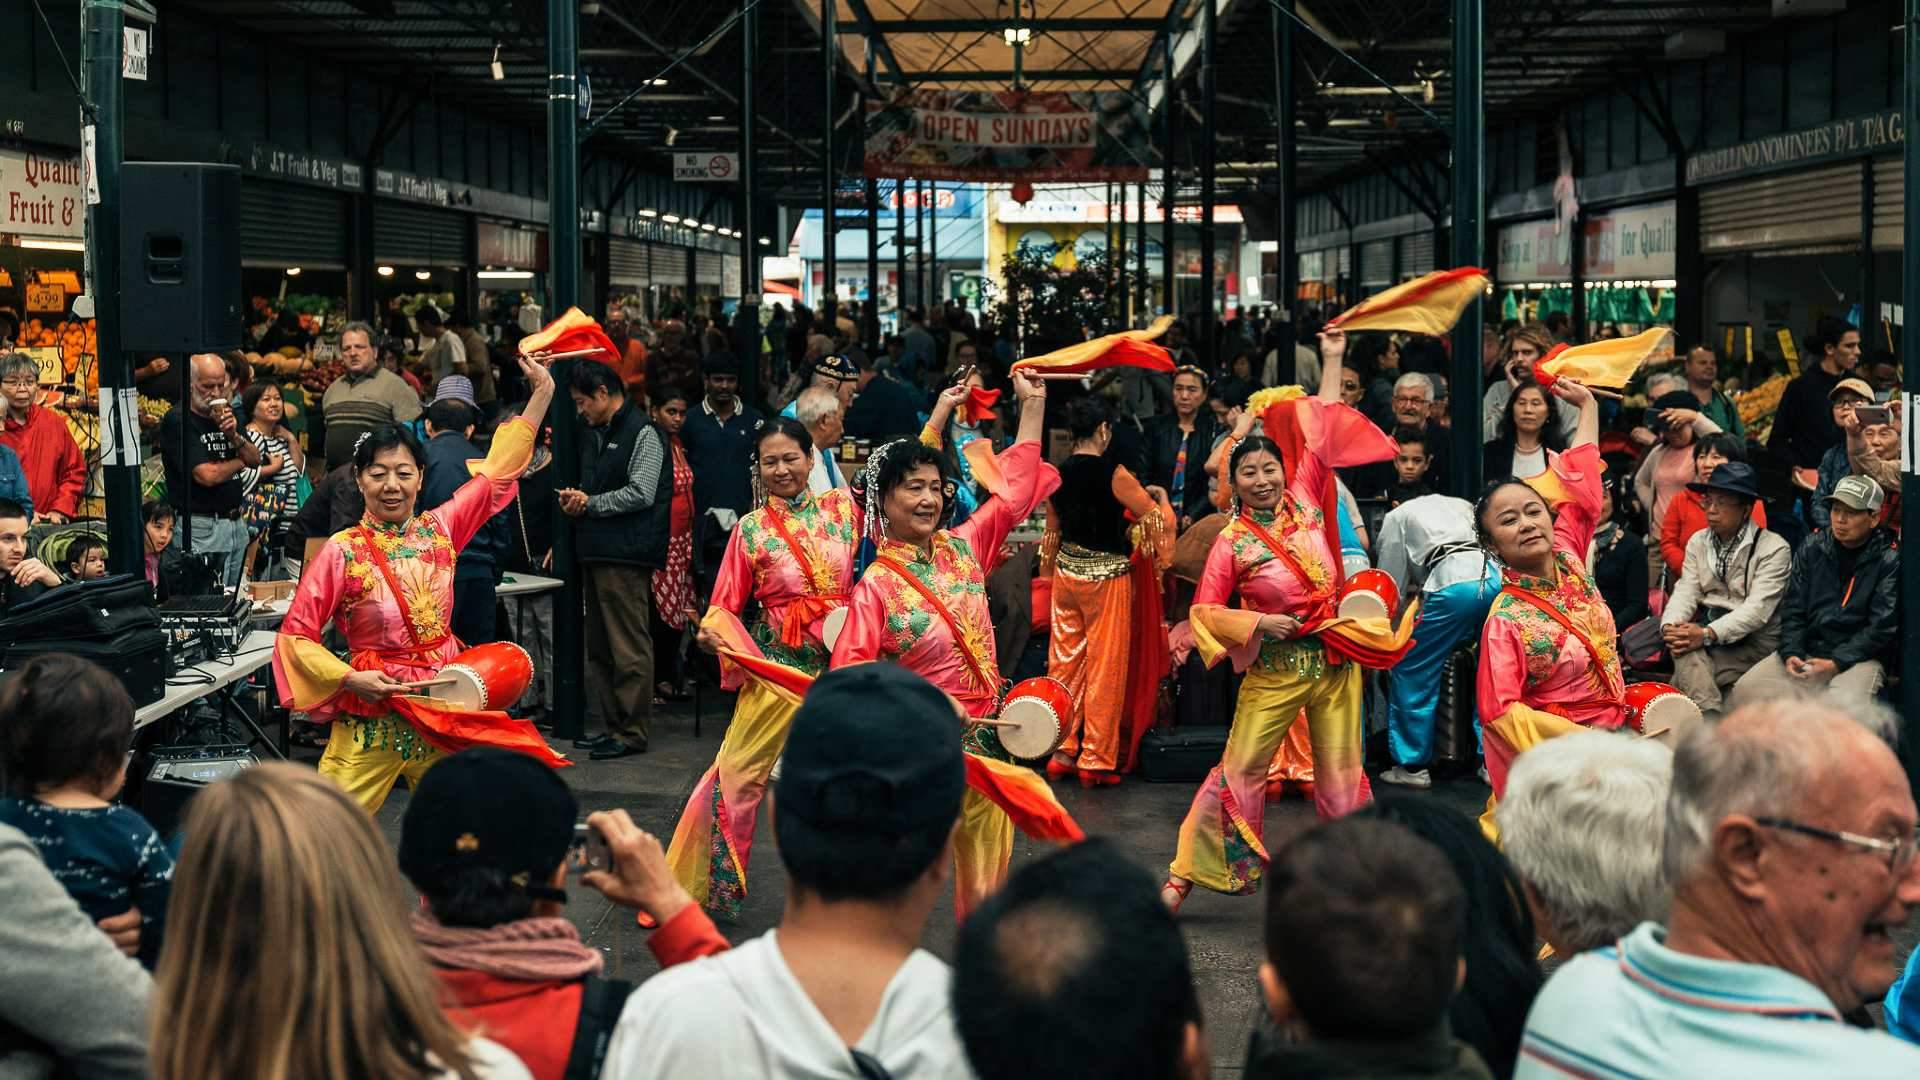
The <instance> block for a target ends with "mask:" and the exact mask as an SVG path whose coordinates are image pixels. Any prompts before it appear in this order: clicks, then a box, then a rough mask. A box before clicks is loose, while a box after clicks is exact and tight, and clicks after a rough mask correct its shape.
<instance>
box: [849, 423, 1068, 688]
mask: <svg viewBox="0 0 1920 1080" xmlns="http://www.w3.org/2000/svg"><path fill="white" fill-rule="evenodd" d="M999 460H1000V465H1001V471H1002V473H1003V474H1004V476H1005V477H1006V482H1007V490H1006V492H1005V493H1004V494H1003V495H995V496H994V497H992V498H990V499H988V500H987V501H986V502H984V503H982V504H981V505H980V508H979V509H977V510H975V511H974V512H973V515H972V516H971V517H969V518H967V520H966V521H964V522H962V523H961V524H960V525H959V526H957V527H955V528H953V529H942V530H940V531H939V532H936V533H935V534H934V535H933V541H932V545H931V547H932V551H931V554H929V555H924V556H923V555H922V554H921V552H920V549H919V548H917V547H915V546H914V545H912V544H908V543H903V542H901V541H897V540H887V539H884V538H881V539H878V540H877V541H876V544H877V550H878V553H879V554H880V555H882V556H885V557H887V558H890V559H893V560H895V561H896V562H898V563H900V564H901V565H902V566H904V567H906V568H907V570H908V571H909V572H911V573H912V574H913V576H914V577H915V578H917V579H919V580H920V581H921V582H922V583H924V584H925V585H926V586H927V588H928V589H930V590H932V592H933V594H934V595H935V596H938V597H939V598H940V602H941V603H942V604H945V605H946V607H947V610H948V611H949V612H951V613H952V614H953V617H954V619H955V621H956V622H958V623H959V625H960V633H961V635H962V636H963V637H964V638H965V641H964V642H960V641H956V640H955V639H954V635H953V631H952V630H951V629H949V627H948V626H947V622H946V620H945V619H942V618H941V617H940V614H939V613H938V612H936V611H934V610H933V608H932V606H931V605H929V604H928V603H927V601H926V599H925V598H924V597H922V596H921V595H920V592H919V590H917V589H915V588H914V587H913V586H912V585H909V584H908V583H906V582H904V581H902V580H900V575H899V574H897V573H895V572H894V571H893V570H891V569H888V568H887V567H885V566H882V565H880V564H879V563H875V564H874V565H872V566H869V567H867V572H866V573H865V574H864V575H862V576H861V578H860V583H859V584H858V585H855V586H854V588H853V600H852V602H851V603H850V604H849V605H848V611H847V623H846V626H844V627H843V628H842V629H841V631H840V639H839V641H838V642H836V643H835V644H834V649H833V662H832V666H833V667H836V668H842V667H846V666H847V665H849V664H859V663H865V662H867V661H869V660H893V661H895V662H897V663H899V664H900V665H901V666H902V667H905V668H907V669H908V670H910V671H913V672H914V673H916V674H918V675H921V676H923V677H925V678H926V679H927V681H929V682H931V683H933V684H934V685H935V686H938V687H939V688H940V689H942V690H945V691H946V692H947V693H949V694H952V695H953V696H954V697H955V698H956V699H957V700H959V702H960V704H961V705H962V706H964V707H965V708H966V710H967V714H968V715H970V716H989V715H991V714H992V713H993V711H994V709H995V707H996V706H997V705H998V703H999V700H998V699H999V696H1000V693H999V691H1000V687H999V667H998V661H997V659H996V657H995V654H994V645H993V620H992V617H991V616H990V615H989V614H988V611H987V575H988V574H990V573H992V572H993V568H994V567H995V566H996V565H998V564H999V562H1000V546H1001V544H1003V543H1004V542H1005V541H1006V539H1007V534H1008V533H1010V532H1012V531H1013V528H1014V526H1016V525H1018V524H1020V523H1021V522H1023V521H1025V520H1026V519H1027V517H1028V516H1029V515H1031V514H1032V513H1033V510H1034V507H1036V506H1038V505H1040V502H1041V500H1043V499H1045V498H1046V497H1047V496H1049V495H1051V494H1053V491H1054V489H1055V488H1057V487H1059V486H1060V473H1059V472H1058V471H1057V470H1056V469H1054V467H1053V466H1051V465H1048V464H1046V463H1045V462H1043V461H1041V460H1040V444H1039V443H1038V442H1017V443H1014V444H1013V445H1012V446H1011V447H1009V448H1008V449H1007V451H1006V452H1005V453H1003V454H1001V455H999ZM962 648H965V649H967V650H968V651H969V652H970V653H972V655H973V657H974V658H975V660H976V662H977V663H978V664H979V665H980V667H981V669H982V670H983V671H984V672H985V674H986V675H987V677H988V679H990V680H991V681H993V683H994V685H993V686H989V687H983V686H981V685H980V684H979V681H978V680H977V679H976V678H975V676H974V674H973V671H972V668H971V666H970V665H969V664H968V663H967V660H966V658H965V657H964V656H963V654H962V653H961V651H960V650H961V649H962Z"/></svg>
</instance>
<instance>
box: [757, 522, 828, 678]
mask: <svg viewBox="0 0 1920 1080" xmlns="http://www.w3.org/2000/svg"><path fill="white" fill-rule="evenodd" d="M785 517H786V511H784V510H782V509H780V508H779V507H777V506H775V505H774V504H773V503H771V502H769V503H768V504H767V520H768V521H769V522H771V523H772V524H773V531H774V532H776V533H779V534H780V539H781V540H782V541H784V542H785V543H786V545H787V550H788V551H791V552H793V560H794V561H795V562H797V563H799V564H800V577H801V578H802V579H803V580H804V581H806V583H807V589H808V593H807V595H805V596H802V597H800V598H799V599H797V600H795V601H793V602H792V603H790V604H788V605H787V614H786V617H785V618H784V619H783V620H781V625H780V643H781V644H783V645H785V646H786V647H788V648H789V649H797V648H799V647H800V643H801V642H802V641H805V640H806V636H807V627H808V626H809V625H811V624H812V623H813V620H815V619H818V618H821V617H823V616H825V615H826V614H827V612H829V611H832V610H833V609H834V608H838V607H845V606H846V603H847V594H846V593H816V592H813V591H812V590H813V589H814V588H815V587H816V585H815V583H814V579H813V560H812V559H811V558H809V557H808V555H807V549H806V548H803V547H801V546H800V545H799V544H797V543H795V542H794V539H793V534H792V533H790V532H788V531H787V524H786V521H785V520H784V519H785Z"/></svg>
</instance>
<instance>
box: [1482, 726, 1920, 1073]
mask: <svg viewBox="0 0 1920 1080" xmlns="http://www.w3.org/2000/svg"><path fill="white" fill-rule="evenodd" d="M1529 753H1531V751H1529ZM1915 822H1916V812H1915V809H1914V802H1913V795H1912V793H1911V791H1910V790H1909V788H1908V786H1907V777H1906V773H1905V772H1904V771H1903V770H1902V768H1901V766H1900V760H1899V759H1898V758H1897V757H1895V756H1894V753H1893V751H1892V749H1890V748H1889V747H1888V746H1887V744H1886V743H1885V742H1883V741H1881V739H1880V738H1879V737H1878V736H1876V735H1875V734H1874V733H1873V732H1871V731H1868V730H1867V729H1866V728H1865V727H1862V726H1861V725H1860V724H1859V723H1858V722H1856V721H1855V720H1854V719H1853V718H1852V717H1850V716H1848V715H1847V714H1846V713H1843V712H1840V711H1838V710H1836V709H1833V708H1831V707H1828V706H1825V705H1821V704H1816V703H1808V702H1793V701H1770V702H1767V703H1765V704H1762V705H1756V706H1753V707H1750V708H1743V709H1739V710H1737V711H1735V712H1734V713H1733V714H1732V715H1730V716H1728V717H1727V718H1726V719H1725V720H1723V721H1721V722H1720V723H1719V724H1718V725H1715V726H1711V727H1708V726H1702V727H1698V728H1695V729H1694V730H1693V731H1692V732H1690V733H1689V734H1688V735H1687V736H1686V737H1685V738H1684V739H1683V740H1681V743H1680V748H1679V750H1678V752H1677V753H1675V754H1674V761H1673V784H1672V788H1671V790H1670V792H1669V794H1668V796H1667V812H1666V835H1665V842H1664V850H1663V862H1664V865H1665V867H1666V872H1667V875H1668V877H1669V878H1670V879H1671V881H1672V883H1673V906H1672V912H1671V914H1670V915H1669V916H1668V919H1667V923H1666V925H1665V926H1662V925H1660V924H1658V923H1654V922H1647V923H1642V924H1641V925H1640V927H1639V928H1638V929H1636V930H1634V931H1633V933H1631V934H1629V935H1627V937H1625V938H1623V939H1622V940H1621V941H1620V943H1619V944H1618V945H1617V946H1609V947H1606V948H1602V949H1596V950H1594V951H1592V952H1589V953H1586V954H1584V955H1582V956H1578V957H1575V958H1574V959H1573V960H1572V961H1571V962H1569V963H1568V964H1567V965H1566V966H1564V967H1562V968H1561V969H1560V970H1559V971H1558V972H1557V973H1555V975H1554V976H1553V978H1552V979H1551V980H1550V981H1549V982H1548V983H1547V985H1546V987H1545V989H1543V990H1542V991H1541V992H1540V996H1539V997H1537V998H1535V999H1534V1003H1533V1009H1532V1011H1531V1012H1529V1013H1528V1015H1527V1028H1526V1033H1525V1036H1524V1037H1523V1039H1522V1042H1521V1046H1520V1065H1519V1068H1518V1069H1517V1070H1516V1072H1515V1074H1514V1075H1515V1076H1516V1077H1542V1078H1544V1077H1564V1076H1743V1077H1776V1076H1777V1077H1786V1076H1809V1075H1818V1074H1820V1073H1823V1072H1834V1071H1836V1070H1837V1071H1838V1072H1840V1073H1843V1074H1845V1075H1848V1076H1913V1075H1916V1074H1920V1047H1916V1046H1913V1045H1911V1044H1909V1043H1906V1042H1902V1041H1900V1040H1899V1039H1896V1038H1893V1037H1892V1036H1889V1035H1886V1034H1884V1033H1881V1032H1878V1031H1873V1030H1862V1029H1861V1028H1859V1027H1856V1026H1854V1025H1853V1024H1851V1023H1849V1022H1848V1019H1847V1018H1848V1017H1849V1016H1852V1015H1857V1014H1858V1013H1859V1012H1860V1010H1861V1009H1862V1007H1863V1006H1864V1005H1865V1004H1866V1003H1868V1002H1870V1001H1875V1000H1878V999H1879V998H1880V997H1881V996H1882V995H1883V994H1885V993H1886V990H1887V988H1888V986H1890V985H1891V984H1892V983H1893V981H1894V976H1895V975H1896V974H1897V967H1896V962H1895V946H1894V942H1893V931H1894V930H1895V929H1897V928H1899V927H1900V926H1902V925H1904V924H1905V923H1906V921H1907V916H1908V914H1909V912H1910V911H1911V910H1912V908H1913V906H1914V905H1916V904H1920V871H1917V870H1916V868H1915V866H1914V859H1913V855H1914V848H1915V833H1914V826H1915Z"/></svg>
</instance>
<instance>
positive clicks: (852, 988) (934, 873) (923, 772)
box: [603, 663, 972, 1080]
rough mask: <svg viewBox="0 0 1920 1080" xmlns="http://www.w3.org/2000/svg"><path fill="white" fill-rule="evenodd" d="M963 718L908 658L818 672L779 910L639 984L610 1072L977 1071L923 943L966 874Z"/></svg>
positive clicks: (798, 762) (807, 711)
mask: <svg viewBox="0 0 1920 1080" xmlns="http://www.w3.org/2000/svg"><path fill="white" fill-rule="evenodd" d="M960 720H961V714H960V709H959V706H957V705H956V704H955V703H954V702H953V700H952V699H951V698H948V697H947V696H946V695H945V694H943V693H941V692H940V691H939V690H938V689H936V688H935V687H934V686H933V684H931V683H929V682H927V681H926V680H925V679H922V678H921V677H919V676H918V675H915V674H913V673H911V672H909V671H907V670H906V669H904V668H901V667H898V666H896V665H894V664H886V663H876V664H859V665H856V666H854V667H849V668H843V669H840V670H837V671H830V672H828V673H827V674H825V675H823V676H821V677H820V678H819V679H818V680H817V681H816V682H814V684H813V686H812V688H811V689H809V690H808V691H807V697H806V700H805V701H804V702H803V703H802V704H801V706H800V710H799V711H798V712H797V713H796V714H795V715H794V718H793V728H792V731H791V733H790V734H789V735H788V736H787V744H786V753H785V756H784V758H783V759H782V764H781V772H780V778H779V779H778V780H777V781H775V784H776V788H775V800H774V805H775V811H774V814H773V826H774V835H775V836H776V838H777V839H778V841H779V845H780V860H781V862H782V863H784V864H785V865H786V868H787V904H786V911H785V913H784V914H783V915H782V916H781V919H780V925H779V927H778V928H777V929H774V930H770V931H768V932H767V933H766V934H765V935H764V936H762V937H760V938H756V939H755V940H753V941H750V942H747V943H746V944H744V945H742V946H740V947H739V948H737V949H735V950H733V951H732V952H730V953H725V954H722V955H718V956H712V957H709V958H706V959H704V960H701V961H699V962H697V963H693V964H686V965H682V966H680V967H677V968H674V969H673V970H671V971H666V972H662V973H661V974H659V975H657V976H655V977H654V978H653V979H652V980H650V981H648V983H647V984H646V985H645V986H643V987H641V988H640V989H639V990H638V991H636V992H635V993H634V995H633V997H631V998H630V999H628V1002H627V1008H626V1011H625V1012H624V1013H623V1014H622V1015H621V1017H620V1023H619V1026H618V1027H617V1028H615V1030H614V1035H613V1045H612V1046H611V1048H610V1049H609V1050H608V1054H607V1068H606V1072H605V1073H604V1074H603V1075H604V1076H606V1077H608V1078H609V1080H641V1078H649V1077H666V1076H673V1077H683V1076H684V1077H696V1078H698V1077H720V1076H809V1077H845V1078H847V1080H861V1078H863V1077H873V1076H891V1077H893V1078H894V1080H920V1078H924V1077H954V1078H956V1080H957V1078H963V1077H971V1075H972V1074H971V1072H970V1071H969V1070H968V1067H967V1059H966V1054H965V1052H964V1051H963V1050H962V1049H961V1046H960V1039H959V1035H958V1034H957V1033H956V1031H955V1029H954V1024H953V1017H952V1014H951V1006H950V1004H949V995H948V985H949V983H950V981H951V980H950V976H949V973H948V970H947V966H946V965H945V964H944V963H942V962H941V961H940V960H939V959H937V958H936V957H934V956H933V955H932V954H931V953H928V952H925V951H924V950H922V949H920V948H919V947H918V945H919V942H920V937H921V934H922V932H923V931H924V930H925V928H926V924H927V918H928V916H929V915H930V914H931V913H932V911H933V906H934V902H935V901H936V900H937V899H938V898H939V897H940V895H941V894H942V893H943V892H945V891H946V890H947V889H949V888H950V887H951V885H950V883H949V878H950V876H951V875H952V872H953V871H952V869H951V867H952V865H953V836H954V829H955V825H956V823H957V821H958V820H959V816H960V798H961V796H962V794H963V793H964V792H965V790H966V770H965V766H964V764H963V763H962V761H961V750H960V740H959V739H957V738H955V737H954V736H955V735H956V734H957V733H958V732H959V730H960Z"/></svg>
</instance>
